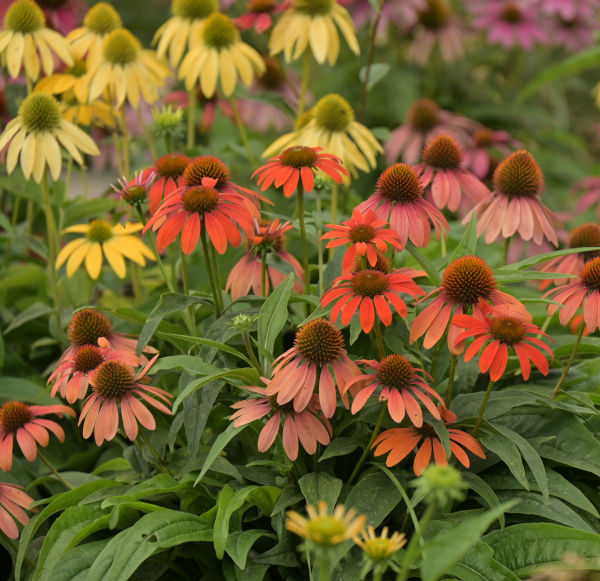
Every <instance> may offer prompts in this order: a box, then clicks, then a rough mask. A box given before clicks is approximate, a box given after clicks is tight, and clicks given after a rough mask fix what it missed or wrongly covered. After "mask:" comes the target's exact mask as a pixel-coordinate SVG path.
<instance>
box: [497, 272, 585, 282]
mask: <svg viewBox="0 0 600 581" xmlns="http://www.w3.org/2000/svg"><path fill="white" fill-rule="evenodd" d="M494 276H495V277H496V281H498V282H501V283H507V282H523V281H527V280H554V279H555V278H556V273H555V272H540V271H539V270H512V269H508V268H498V269H496V270H495V271H494ZM561 277H562V278H576V277H575V275H573V274H561Z"/></svg>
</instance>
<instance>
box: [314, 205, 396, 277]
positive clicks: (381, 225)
mask: <svg viewBox="0 0 600 581" xmlns="http://www.w3.org/2000/svg"><path fill="white" fill-rule="evenodd" d="M386 226H388V223H387V222H386V221H385V220H379V219H378V218H377V215H376V214H375V212H373V211H372V210H367V211H366V212H365V213H364V214H363V213H362V212H361V211H360V210H359V209H357V208H355V209H354V210H353V211H352V218H351V219H350V220H346V221H345V222H342V224H341V225H338V224H327V227H328V228H330V229H331V230H332V231H331V232H327V233H326V234H323V236H321V240H329V242H328V243H327V248H336V247H338V246H343V245H344V244H350V246H349V247H348V248H347V249H346V252H345V254H344V259H343V261H342V272H350V270H353V266H354V263H355V261H356V259H357V258H364V259H366V263H368V264H369V265H370V266H371V267H375V265H376V264H377V260H378V257H379V254H378V252H379V253H385V252H387V249H388V244H389V245H390V246H392V247H393V248H395V249H396V250H402V243H401V242H400V236H399V235H398V233H397V232H396V231H394V230H391V229H390V228H386ZM376 270H378V269H376Z"/></svg>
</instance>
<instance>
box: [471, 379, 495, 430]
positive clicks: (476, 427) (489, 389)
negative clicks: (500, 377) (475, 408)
mask: <svg viewBox="0 0 600 581" xmlns="http://www.w3.org/2000/svg"><path fill="white" fill-rule="evenodd" d="M495 383H496V382H495V381H492V380H490V383H489V384H488V386H487V389H486V390H485V395H484V396H483V401H482V402H481V409H480V410H479V416H477V421H476V422H475V425H474V426H473V429H472V430H471V435H472V436H474V435H475V434H476V433H477V431H478V430H479V426H481V422H482V421H483V415H484V414H485V408H486V406H487V402H488V399H490V395H491V393H492V389H493V388H494V385H495Z"/></svg>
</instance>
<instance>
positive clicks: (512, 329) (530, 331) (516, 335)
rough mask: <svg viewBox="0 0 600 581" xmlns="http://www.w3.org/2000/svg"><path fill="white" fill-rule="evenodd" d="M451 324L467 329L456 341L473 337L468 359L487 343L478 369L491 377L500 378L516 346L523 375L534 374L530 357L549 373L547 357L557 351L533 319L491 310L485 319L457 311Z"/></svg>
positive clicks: (466, 358)
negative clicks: (541, 338)
mask: <svg viewBox="0 0 600 581" xmlns="http://www.w3.org/2000/svg"><path fill="white" fill-rule="evenodd" d="M485 311H488V309H485ZM485 311H484V312H485ZM452 324H456V325H457V326H459V327H461V328H462V329H464V331H463V332H462V333H461V334H460V335H459V336H458V337H457V338H456V341H457V343H460V342H463V341H465V340H466V339H471V338H472V339H473V342H472V343H471V344H470V345H469V346H468V347H467V349H466V351H465V361H470V360H471V359H473V357H475V356H476V355H477V353H479V351H480V350H481V349H482V348H483V347H484V346H485V348H484V349H483V351H482V352H481V355H480V356H479V370H480V371H481V373H487V372H488V371H489V372H490V379H491V380H492V381H498V380H499V379H500V378H501V377H502V375H503V374H504V371H505V370H506V364H507V362H508V351H509V349H508V348H509V347H512V348H513V349H514V351H515V353H516V354H517V356H518V358H519V364H520V367H521V375H522V376H523V379H524V380H525V381H527V380H528V379H529V375H530V374H531V363H530V360H531V361H532V362H533V364H534V365H535V366H536V367H537V368H538V369H539V370H540V372H541V373H542V374H543V375H548V371H549V366H548V361H547V359H546V357H548V356H549V357H550V358H551V359H552V360H554V354H553V353H552V349H550V347H548V345H547V344H546V343H544V342H543V341H541V340H540V339H539V338H538V337H539V336H541V335H544V336H545V337H549V336H548V335H547V334H546V333H544V332H543V331H542V330H541V329H540V328H539V327H538V326H537V325H534V324H532V323H531V319H529V320H527V319H524V320H523V319H518V318H514V317H504V316H490V315H489V311H488V312H486V313H485V316H484V317H483V318H482V319H479V318H476V317H472V316H470V315H456V316H455V317H454V319H452ZM544 351H545V353H544Z"/></svg>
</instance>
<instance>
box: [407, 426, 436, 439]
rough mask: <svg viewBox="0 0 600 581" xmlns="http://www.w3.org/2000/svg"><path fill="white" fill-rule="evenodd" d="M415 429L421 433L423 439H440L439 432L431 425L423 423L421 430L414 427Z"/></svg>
mask: <svg viewBox="0 0 600 581" xmlns="http://www.w3.org/2000/svg"><path fill="white" fill-rule="evenodd" d="M413 429H414V430H416V431H417V432H419V434H421V437H422V438H435V439H436V440H437V439H439V438H438V435H437V432H436V431H435V429H434V427H433V426H432V425H431V424H427V423H423V425H422V426H421V427H420V428H416V427H414V428H413Z"/></svg>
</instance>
